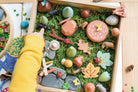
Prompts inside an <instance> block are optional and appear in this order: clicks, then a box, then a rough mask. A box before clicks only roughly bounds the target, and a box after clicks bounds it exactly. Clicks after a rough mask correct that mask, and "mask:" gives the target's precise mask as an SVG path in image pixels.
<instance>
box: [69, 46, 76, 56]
mask: <svg viewBox="0 0 138 92" xmlns="http://www.w3.org/2000/svg"><path fill="white" fill-rule="evenodd" d="M66 54H67V56H68V57H75V56H76V54H77V50H76V49H75V48H74V47H73V46H71V47H69V48H68V49H67V51H66Z"/></svg>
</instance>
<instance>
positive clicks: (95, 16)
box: [35, 6, 118, 92]
mask: <svg viewBox="0 0 138 92" xmlns="http://www.w3.org/2000/svg"><path fill="white" fill-rule="evenodd" d="M64 7H65V6H58V10H59V15H58V16H53V17H50V16H49V15H47V14H44V13H39V12H38V13H37V20H36V24H37V23H39V22H40V21H39V20H40V17H41V16H46V17H48V19H49V22H48V26H49V27H51V28H54V29H55V34H56V35H57V36H59V37H62V38H67V39H70V41H72V42H74V43H75V44H74V45H73V47H75V48H76V49H77V48H78V46H77V43H78V40H79V39H83V40H84V41H85V42H88V43H89V46H90V44H92V45H93V46H92V47H93V50H91V55H88V54H85V53H83V52H82V51H79V50H78V51H77V55H76V56H83V57H84V60H83V61H84V62H83V65H82V66H81V67H86V66H87V64H88V63H89V62H91V61H93V59H94V58H96V56H97V52H98V51H99V50H100V51H102V53H110V54H111V58H110V59H111V60H112V61H114V58H115V51H114V50H111V49H108V50H104V49H102V48H101V46H100V44H101V43H102V42H100V43H94V42H92V41H90V40H89V39H88V37H87V35H86V33H85V31H86V30H79V31H76V32H75V33H74V34H73V35H72V36H71V37H65V36H64V35H63V34H62V33H61V26H58V23H59V22H60V21H62V20H64V18H63V16H62V10H63V8H64ZM72 8H73V10H74V16H73V17H72V18H71V19H72V20H75V21H76V22H77V25H81V24H82V23H83V22H84V21H87V22H91V21H93V20H101V21H105V19H106V17H108V16H109V15H111V14H112V10H111V9H101V10H99V11H94V10H92V11H91V13H90V17H89V18H88V19H83V18H82V17H81V16H80V14H81V9H79V8H75V7H72ZM54 9H55V7H52V10H54ZM108 27H109V31H110V32H109V35H108V37H107V39H106V40H105V41H108V42H114V43H115V44H116V40H117V39H116V37H113V36H112V35H111V30H112V28H113V27H115V26H109V25H108ZM116 27H118V25H117V26H116ZM35 31H36V32H37V31H39V30H38V29H35ZM49 33H52V31H51V30H46V31H45V33H44V37H45V38H46V40H49V41H52V40H55V38H52V37H50V36H48V34H49ZM59 42H60V45H61V46H60V48H59V50H58V51H57V55H56V57H55V58H54V59H53V61H54V63H53V65H54V66H56V67H59V68H62V69H64V70H66V72H67V73H68V75H70V74H71V70H72V69H74V70H75V69H77V67H75V66H73V67H71V68H66V67H65V66H63V65H62V64H61V63H60V62H61V60H62V59H63V58H66V59H70V60H72V61H73V59H74V58H69V57H67V55H66V54H65V53H66V50H67V48H69V47H70V46H72V45H70V44H63V42H62V41H59ZM46 61H50V60H49V59H48V58H46ZM94 63H95V62H94ZM94 65H95V67H97V66H98V65H97V64H96V63H95V64H94ZM104 71H108V72H109V73H110V74H111V75H112V71H113V65H112V66H111V67H107V69H106V70H105V69H103V68H101V69H100V72H99V73H98V75H101V74H102V73H103V72H104ZM75 76H76V77H78V78H79V79H80V81H81V84H82V89H78V90H77V92H84V86H85V85H86V84H87V83H88V82H92V83H94V84H95V85H96V83H98V82H99V81H98V78H99V77H97V78H93V79H85V78H83V76H84V75H83V74H82V73H78V74H76V75H75ZM102 84H103V86H104V87H106V88H107V91H109V90H110V87H111V80H110V81H108V82H105V83H102ZM95 92H100V91H99V90H98V89H97V88H96V91H95Z"/></svg>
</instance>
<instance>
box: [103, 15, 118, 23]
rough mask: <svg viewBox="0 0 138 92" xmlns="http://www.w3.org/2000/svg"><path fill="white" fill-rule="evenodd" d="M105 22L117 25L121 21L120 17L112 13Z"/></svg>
mask: <svg viewBox="0 0 138 92" xmlns="http://www.w3.org/2000/svg"><path fill="white" fill-rule="evenodd" d="M105 22H106V23H107V24H109V25H111V26H115V25H117V24H118V22H119V18H118V16H116V15H110V16H108V17H107V18H106V20H105Z"/></svg>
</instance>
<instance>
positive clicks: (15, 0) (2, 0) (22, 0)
mask: <svg viewBox="0 0 138 92" xmlns="http://www.w3.org/2000/svg"><path fill="white" fill-rule="evenodd" d="M30 2H34V0H0V4H10V3H14V4H15V3H30Z"/></svg>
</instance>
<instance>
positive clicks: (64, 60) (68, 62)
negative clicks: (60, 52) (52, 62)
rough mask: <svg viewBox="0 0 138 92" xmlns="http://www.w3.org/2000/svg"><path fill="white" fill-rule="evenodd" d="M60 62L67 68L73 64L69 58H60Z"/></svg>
mask: <svg viewBox="0 0 138 92" xmlns="http://www.w3.org/2000/svg"><path fill="white" fill-rule="evenodd" d="M61 64H62V65H65V66H66V67H67V68H70V67H72V65H73V63H72V61H71V60H69V59H67V60H66V59H62V60H61Z"/></svg>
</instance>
